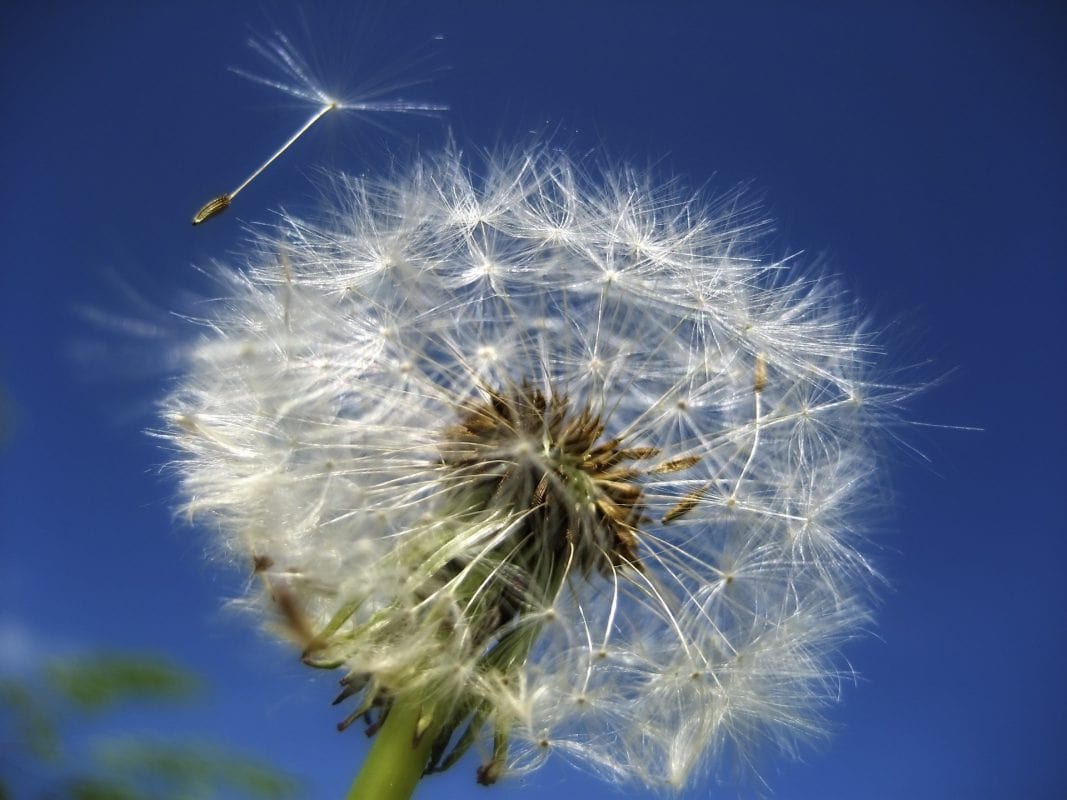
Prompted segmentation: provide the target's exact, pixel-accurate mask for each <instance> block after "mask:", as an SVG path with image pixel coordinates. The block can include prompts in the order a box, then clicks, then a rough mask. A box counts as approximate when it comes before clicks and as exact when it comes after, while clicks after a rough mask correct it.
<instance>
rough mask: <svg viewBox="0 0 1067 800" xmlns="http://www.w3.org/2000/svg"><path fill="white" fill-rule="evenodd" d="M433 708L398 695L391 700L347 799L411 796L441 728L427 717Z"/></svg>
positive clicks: (383, 799)
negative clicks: (417, 735)
mask: <svg viewBox="0 0 1067 800" xmlns="http://www.w3.org/2000/svg"><path fill="white" fill-rule="evenodd" d="M433 711H434V709H433V706H432V705H428V704H423V703H421V702H419V701H418V699H417V698H414V699H412V698H399V699H397V700H396V701H394V702H393V706H392V708H390V709H389V714H388V715H387V716H386V718H385V722H384V723H383V725H382V727H381V729H380V730H379V731H378V732H377V733H376V734H375V736H374V744H373V745H372V746H371V749H370V753H368V754H367V760H366V761H364V762H363V769H361V770H360V772H359V775H357V776H356V780H355V782H354V783H353V784H352V788H350V789H349V790H348V794H347V795H346V800H408V799H409V798H410V797H411V795H412V793H413V792H414V791H415V786H416V785H417V784H418V782H419V779H420V778H421V777H422V773H423V771H424V770H425V769H426V764H427V762H428V761H429V758H430V748H431V747H432V745H433V742H434V739H435V738H437V733H438V731H439V730H440V728H441V724H440V721H439V720H437V719H429V720H427V719H426V716H427V715H432V714H433ZM420 729H421V731H422V735H421V736H419V737H418V739H417V741H416V731H418V730H420Z"/></svg>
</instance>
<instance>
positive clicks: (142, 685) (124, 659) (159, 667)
mask: <svg viewBox="0 0 1067 800" xmlns="http://www.w3.org/2000/svg"><path fill="white" fill-rule="evenodd" d="M46 678H47V680H48V682H49V684H51V686H52V687H53V688H54V690H55V691H56V692H58V693H59V694H60V695H61V696H62V697H64V698H65V699H67V700H69V701H70V702H71V703H73V704H74V705H75V706H76V707H78V708H79V709H81V710H83V711H92V712H99V711H103V710H105V709H108V708H110V707H111V706H114V705H116V704H117V703H122V702H127V701H131V700H152V701H174V700H186V699H189V698H191V697H193V696H194V695H196V694H197V693H199V691H200V689H201V684H200V681H199V680H198V679H197V678H196V677H195V676H193V675H192V674H190V673H188V672H186V671H185V670H183V669H181V668H180V667H177V666H175V665H173V664H171V663H169V662H167V661H163V660H161V659H157V658H151V657H145V656H132V655H122V654H104V655H98V656H92V657H88V658H80V659H76V660H72V661H65V662H58V663H54V664H51V665H50V666H49V667H48V668H47V669H46Z"/></svg>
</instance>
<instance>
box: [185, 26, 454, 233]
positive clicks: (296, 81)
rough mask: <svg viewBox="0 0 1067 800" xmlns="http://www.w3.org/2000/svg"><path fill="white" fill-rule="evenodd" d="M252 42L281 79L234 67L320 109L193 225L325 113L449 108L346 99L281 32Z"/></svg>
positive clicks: (226, 202) (196, 220) (225, 203)
mask: <svg viewBox="0 0 1067 800" xmlns="http://www.w3.org/2000/svg"><path fill="white" fill-rule="evenodd" d="M249 45H250V46H251V47H252V49H253V50H255V51H256V52H257V53H259V54H260V55H261V56H263V57H264V58H265V59H266V60H267V61H268V62H269V63H270V64H272V65H273V66H274V67H275V68H276V69H278V70H279V71H280V72H281V74H282V78H281V79H274V78H267V77H263V76H260V75H255V74H252V73H248V72H244V71H243V70H234V72H236V73H237V74H239V75H241V76H243V77H245V78H248V79H249V80H252V81H255V82H256V83H261V84H263V85H265V86H270V87H271V88H274V89H277V90H279V91H282V92H285V93H286V94H289V95H292V96H293V97H296V98H299V99H301V100H307V101H309V102H312V103H314V104H316V105H318V109H317V110H316V111H315V113H314V114H312V115H311V117H310V118H309V119H308V121H307V122H305V123H304V124H303V125H302V126H301V127H300V129H299V130H297V132H296V133H294V134H293V135H292V136H290V137H289V139H288V140H287V141H286V142H285V144H283V145H282V146H281V147H279V148H278V149H277V150H276V151H275V152H274V154H273V155H271V156H270V158H268V159H267V160H266V161H264V162H263V164H261V165H260V166H259V167H258V168H257V169H256V170H255V171H253V172H252V174H251V175H249V176H248V177H247V178H245V179H244V181H243V182H242V183H241V184H240V185H239V186H238V187H237V188H236V189H234V190H233V191H231V192H228V193H226V194H221V195H219V196H218V197H215V198H213V199H211V200H209V201H208V202H207V203H205V204H204V205H203V206H202V207H201V208H200V210H199V211H197V212H196V214H194V215H193V225H200V224H201V223H204V222H207V221H208V220H209V219H211V218H212V217H215V216H217V215H219V214H221V213H222V212H223V211H225V210H226V209H227V208H229V207H230V204H231V203H232V202H233V200H234V198H235V197H237V195H238V194H239V193H240V192H241V191H242V190H243V189H244V188H245V187H246V186H248V184H250V183H251V182H252V181H254V180H255V179H256V178H258V177H259V176H260V175H261V174H262V173H263V171H264V170H265V169H266V168H267V167H269V166H270V165H271V164H273V163H274V162H275V161H277V160H278V158H280V157H281V155H282V154H283V153H284V152H285V151H286V150H288V149H289V148H290V147H292V146H293V145H294V144H296V142H297V140H298V139H299V138H300V137H301V136H303V135H304V134H305V133H307V132H308V130H310V129H311V127H312V126H313V125H314V124H315V123H316V122H318V121H319V120H320V119H322V118H323V117H324V116H326V114H328V113H329V112H331V111H334V110H341V111H363V112H388V113H394V114H437V113H440V112H443V111H447V110H448V107H447V106H444V105H440V104H437V103H422V102H412V101H407V100H401V99H398V98H395V99H373V98H357V99H353V100H348V101H343V100H339V99H336V98H334V97H332V96H331V95H329V94H328V93H326V91H325V90H323V89H322V87H321V86H319V85H318V84H317V82H316V81H315V80H314V79H313V78H312V76H311V71H310V70H309V69H308V66H307V64H306V63H305V62H304V60H303V59H302V58H301V57H300V54H299V53H298V52H297V50H296V49H295V48H294V47H293V46H292V44H291V43H290V42H289V40H288V39H287V38H286V37H285V35H284V34H282V33H275V37H274V39H267V40H261V39H252V40H250V42H249Z"/></svg>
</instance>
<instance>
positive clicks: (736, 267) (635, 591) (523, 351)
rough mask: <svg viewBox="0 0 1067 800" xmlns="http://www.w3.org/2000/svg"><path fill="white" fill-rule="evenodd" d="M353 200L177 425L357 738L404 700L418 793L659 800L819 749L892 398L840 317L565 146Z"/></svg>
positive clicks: (262, 298)
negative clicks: (584, 779)
mask: <svg viewBox="0 0 1067 800" xmlns="http://www.w3.org/2000/svg"><path fill="white" fill-rule="evenodd" d="M285 52H287V51H284V50H283V51H281V52H278V53H276V55H277V56H278V58H281V59H282V64H281V66H283V67H284V68H285V69H287V70H288V71H289V72H290V73H291V74H292V75H294V76H296V77H297V78H299V77H300V75H301V74H302V71H303V69H304V68H303V66H302V65H301V64H299V63H297V62H292V61H290V60H286V58H285V56H284V53H285ZM297 83H298V84H299V86H303V84H300V83H299V81H298V82H297ZM299 86H298V87H297V88H299ZM295 91H296V90H295V89H294V93H295ZM300 91H301V92H304V93H306V92H307V91H310V90H309V89H307V87H306V86H305V87H304V88H302V89H300ZM317 100H318V101H321V100H322V98H317ZM337 186H338V201H337V205H336V207H335V208H334V209H332V210H329V211H327V212H324V214H323V215H322V217H321V218H320V219H318V220H307V219H299V218H296V217H292V216H283V217H282V222H281V224H280V226H279V227H278V229H277V231H275V232H273V233H270V234H263V236H262V238H261V239H260V240H259V241H258V242H257V243H256V244H255V246H254V247H253V248H252V252H251V254H250V256H249V258H248V261H247V263H245V264H243V265H241V266H240V267H239V268H233V269H231V268H223V269H221V270H220V272H219V280H220V281H222V282H223V283H224V284H225V287H224V288H225V291H224V292H223V295H224V296H225V298H226V299H225V301H223V302H221V303H219V305H218V308H217V309H216V310H215V312H214V314H212V315H210V316H209V318H208V321H207V322H206V327H205V331H204V335H203V337H202V338H201V340H200V341H199V342H198V343H197V344H196V345H195V346H194V347H192V348H191V350H190V352H189V354H188V359H187V369H186V371H185V373H184V374H183V376H182V377H181V379H180V381H179V383H178V386H177V388H176V389H175V391H174V392H173V394H172V395H171V397H170V398H169V399H168V400H167V403H166V410H165V414H166V418H167V420H168V429H167V436H169V438H170V439H171V441H172V442H173V443H174V445H175V446H176V448H177V450H178V453H179V455H178V456H177V459H176V469H177V471H178V474H179V476H180V480H181V485H182V493H183V496H184V498H185V507H186V510H187V511H188V512H189V513H190V514H191V515H193V516H195V517H199V518H202V519H209V520H211V521H212V522H213V524H214V526H215V528H217V530H218V533H219V538H220V542H221V544H222V548H223V550H224V551H225V552H227V553H229V554H230V555H232V556H233V557H235V558H236V559H239V560H241V561H243V562H244V563H246V564H251V565H252V569H253V571H254V574H255V576H256V579H257V580H256V581H254V582H253V584H252V587H251V588H250V590H249V591H250V596H249V600H250V601H251V602H253V603H254V604H257V605H258V606H259V607H261V608H262V609H263V611H264V612H265V614H266V616H267V618H268V619H271V620H273V622H274V624H275V626H276V627H277V628H279V629H280V630H282V631H283V632H284V633H285V634H286V635H288V636H289V637H290V638H292V639H294V640H296V641H297V642H298V644H299V646H300V648H301V649H302V651H303V656H304V659H305V661H307V662H308V663H309V664H312V665H315V666H322V667H336V668H340V669H343V670H344V674H345V678H344V680H343V687H344V690H343V692H342V695H341V697H340V698H339V700H347V699H350V698H354V702H356V703H357V707H356V708H355V710H354V711H353V712H352V714H351V716H350V717H349V718H348V719H347V720H346V721H345V722H343V723H342V726H346V725H347V724H348V723H349V722H351V721H353V720H355V719H356V718H358V717H360V716H362V715H363V714H365V713H370V714H371V715H372V717H373V716H374V715H375V714H378V715H379V716H378V719H379V721H380V718H381V714H382V713H383V711H384V710H385V709H387V708H388V706H389V704H390V702H391V701H392V699H393V698H394V697H396V696H397V694H398V693H401V692H417V693H421V694H422V695H423V696H425V697H432V698H434V702H435V704H436V705H435V707H436V708H437V709H438V711H437V713H439V714H443V715H444V724H443V727H442V733H441V734H440V735H439V737H438V741H437V742H435V746H434V749H433V755H432V756H431V760H430V763H429V764H428V767H427V768H428V771H436V770H439V769H444V768H447V767H448V766H450V765H451V763H452V762H454V761H455V760H457V759H458V758H459V757H460V756H462V755H463V753H464V752H465V751H466V750H467V749H468V748H472V749H474V750H476V751H478V752H480V753H481V759H482V761H481V767H480V768H479V770H478V779H479V780H480V781H481V782H483V783H492V782H494V781H495V780H497V779H498V778H500V777H502V776H504V775H509V774H521V773H523V772H526V771H529V770H532V769H535V768H536V767H537V766H539V765H540V764H541V763H543V762H544V761H545V759H547V758H549V757H557V756H558V757H562V758H564V759H567V760H572V761H574V762H575V763H578V764H581V765H583V766H585V767H587V768H591V769H593V770H594V771H596V772H598V773H600V774H603V775H604V776H605V777H607V778H608V779H610V780H613V781H619V782H635V783H639V784H644V785H647V786H651V787H656V788H661V789H667V790H670V789H677V788H680V787H682V786H685V785H686V784H687V783H689V782H691V781H693V780H696V779H699V778H700V777H701V776H704V775H706V774H708V773H709V772H711V771H713V770H716V769H719V768H720V762H721V761H722V760H723V759H724V757H725V755H726V754H727V753H731V754H733V756H732V758H733V759H734V760H741V761H747V760H750V759H751V758H753V757H754V753H756V752H758V751H759V749H760V748H761V747H763V746H764V745H766V744H767V743H770V744H772V745H774V746H777V747H778V748H780V749H783V750H786V751H787V752H792V751H793V750H794V748H795V746H796V742H797V740H798V739H802V738H804V737H805V736H810V735H813V734H817V733H818V732H820V731H821V730H822V728H821V724H820V720H819V709H820V708H821V707H822V706H823V705H825V704H826V703H827V702H832V701H833V700H834V699H836V697H837V695H838V691H839V690H838V685H839V682H840V680H841V679H842V678H843V677H845V676H846V673H842V672H841V671H840V670H839V668H838V667H837V666H835V665H836V663H837V660H836V653H837V649H838V647H839V645H840V643H841V642H842V640H843V639H844V638H846V637H847V636H849V635H851V634H852V633H853V632H854V631H855V630H857V628H858V627H859V626H860V625H861V624H862V623H863V622H864V621H865V620H866V611H865V605H864V598H865V594H866V584H867V582H868V579H869V577H870V576H871V575H872V574H873V570H872V568H871V566H870V565H869V563H868V561H867V560H866V558H865V557H864V555H863V554H862V552H861V551H860V550H859V549H858V546H859V544H860V541H861V539H860V537H859V530H860V527H859V526H860V525H861V524H862V517H861V516H860V514H859V511H860V510H861V509H862V508H863V507H864V505H865V503H866V502H867V501H868V498H867V495H866V492H867V489H868V486H869V483H870V481H869V477H870V475H871V474H872V472H873V470H874V469H875V466H876V465H875V460H876V459H875V454H874V453H873V452H872V437H871V436H870V433H871V432H872V431H873V430H874V429H875V428H876V427H877V425H879V424H880V423H881V422H882V421H883V420H884V419H886V418H887V417H888V415H890V414H891V405H892V403H893V402H894V401H895V399H896V397H897V395H896V394H895V393H894V392H893V391H892V390H886V389H884V388H883V387H881V386H879V385H878V384H877V383H874V382H872V381H871V380H870V379H869V377H868V376H869V375H870V374H871V372H872V362H873V360H874V358H875V357H876V355H877V348H876V342H875V341H874V340H873V337H872V336H871V335H870V334H868V333H865V332H864V331H863V330H862V328H861V326H860V325H859V323H858V322H857V320H855V319H854V318H853V317H852V316H851V312H850V309H849V306H848V304H846V303H845V302H844V299H843V297H842V296H841V295H840V293H839V291H838V289H837V288H836V287H835V286H834V285H833V284H832V283H830V282H827V281H825V280H822V279H817V278H810V277H804V276H796V275H795V273H794V265H787V264H786V263H785V262H773V263H766V262H765V261H762V260H760V258H759V254H760V252H761V249H762V247H763V245H761V240H760V236H761V230H760V225H759V224H757V221H756V220H754V218H753V216H752V213H751V211H749V210H745V209H744V208H743V206H742V205H741V204H740V203H738V202H736V201H734V202H719V203H717V204H712V203H709V202H707V201H704V200H702V199H700V198H699V197H694V196H687V195H684V194H683V193H682V192H681V191H680V189H679V188H678V186H677V185H669V186H668V187H666V188H662V189H661V188H655V187H653V186H652V184H651V183H650V181H649V180H648V179H647V178H645V177H643V176H641V175H639V174H637V173H636V172H633V171H627V170H622V171H612V170H604V171H602V172H601V173H599V174H598V173H595V172H593V171H589V170H581V169H579V168H578V167H577V166H576V165H575V164H574V163H572V162H571V161H570V160H569V159H568V158H567V157H566V156H564V155H562V154H560V153H558V152H556V151H555V150H550V149H549V148H547V147H534V148H531V149H528V150H525V151H516V152H515V153H512V154H510V155H505V156H498V157H490V158H488V159H487V160H486V163H484V165H482V167H481V174H480V175H476V174H475V172H474V168H473V167H472V166H471V165H470V163H469V162H468V161H467V160H466V159H465V158H464V157H463V156H462V154H460V153H459V152H458V150H457V149H456V148H455V147H453V148H450V149H448V150H446V152H445V153H443V154H442V155H440V156H438V157H436V158H432V159H423V160H421V161H419V162H418V163H416V164H415V165H414V166H412V167H411V168H410V169H408V170H407V171H405V172H399V173H396V174H394V175H392V176H389V177H387V178H383V179H378V180H375V179H370V178H358V179H357V178H344V179H339V180H338V181H337ZM735 200H736V199H735ZM859 397H862V398H863V402H862V403H861V404H858V403H857V398H859Z"/></svg>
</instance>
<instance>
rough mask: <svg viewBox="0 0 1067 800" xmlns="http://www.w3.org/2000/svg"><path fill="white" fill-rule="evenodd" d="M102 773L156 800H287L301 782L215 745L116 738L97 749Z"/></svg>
mask: <svg viewBox="0 0 1067 800" xmlns="http://www.w3.org/2000/svg"><path fill="white" fill-rule="evenodd" d="M97 758H98V763H99V765H100V767H101V769H102V771H103V772H104V773H105V774H107V775H110V776H111V777H112V778H113V779H116V780H119V781H121V782H122V783H123V785H126V786H128V787H136V788H137V790H138V791H139V792H140V794H137V795H135V796H145V797H151V798H159V799H160V800H162V798H174V800H178V799H179V798H180V799H181V800H192V798H204V799H205V800H208V799H209V798H215V797H223V796H224V797H231V796H233V793H234V792H237V793H239V794H240V795H241V796H245V797H251V798H256V799H257V800H288V798H292V797H295V796H296V792H297V788H298V787H297V784H296V782H295V781H293V780H292V779H290V778H288V777H286V776H283V775H280V774H279V773H278V772H276V771H275V770H274V769H273V768H271V767H269V766H267V765H265V764H262V763H260V762H258V761H255V760H253V759H250V758H247V757H245V756H239V755H236V754H233V753H229V752H227V751H225V750H223V749H221V748H219V747H217V746H215V745H211V744H186V743H180V744H177V743H170V742H145V741H143V740H141V739H132V738H130V739H126V738H124V739H117V740H110V741H107V742H102V743H100V744H99V745H98V747H97Z"/></svg>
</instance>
